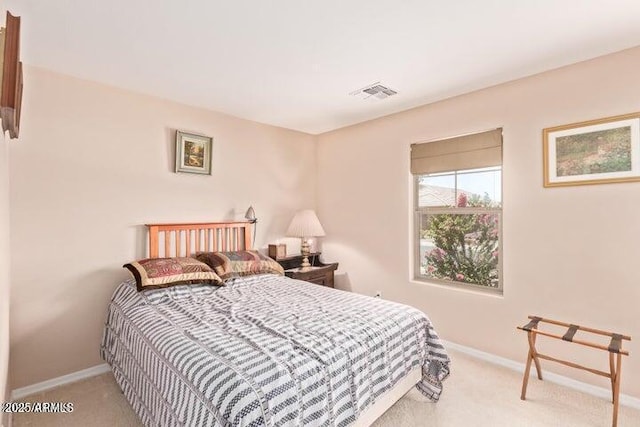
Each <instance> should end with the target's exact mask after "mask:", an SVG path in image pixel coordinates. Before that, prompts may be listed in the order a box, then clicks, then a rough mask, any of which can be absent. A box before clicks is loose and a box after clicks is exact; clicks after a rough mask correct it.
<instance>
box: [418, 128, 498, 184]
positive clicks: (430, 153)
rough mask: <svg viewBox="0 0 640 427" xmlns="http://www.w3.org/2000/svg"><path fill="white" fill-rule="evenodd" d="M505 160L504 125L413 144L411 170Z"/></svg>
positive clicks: (430, 170) (459, 167)
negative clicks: (503, 150)
mask: <svg viewBox="0 0 640 427" xmlns="http://www.w3.org/2000/svg"><path fill="white" fill-rule="evenodd" d="M501 164H502V128H498V129H493V130H490V131H487V132H480V133H474V134H470V135H464V136H456V137H453V138H447V139H441V140H438V141H431V142H422V143H419V144H411V173H412V174H414V175H425V174H429V173H438V172H451V171H456V170H464V169H478V168H486V167H490V166H500V165H501Z"/></svg>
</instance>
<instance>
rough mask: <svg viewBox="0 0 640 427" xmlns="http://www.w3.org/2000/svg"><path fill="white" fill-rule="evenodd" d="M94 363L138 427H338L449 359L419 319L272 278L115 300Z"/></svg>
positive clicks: (119, 293) (438, 383)
mask: <svg viewBox="0 0 640 427" xmlns="http://www.w3.org/2000/svg"><path fill="white" fill-rule="evenodd" d="M100 351H101V356H102V358H103V359H104V360H105V361H106V362H108V363H109V364H110V365H111V367H112V370H113V373H114V376H115V378H116V381H117V382H118V384H119V385H120V387H121V388H122V390H123V392H124V394H125V396H126V397H127V399H128V400H129V402H130V403H131V405H132V407H133V409H134V410H135V411H136V412H137V414H138V415H139V416H140V418H141V420H142V422H143V423H144V424H145V425H147V426H348V425H350V424H352V423H353V422H355V420H356V419H357V417H358V416H359V414H360V413H361V412H362V411H364V410H365V409H367V408H368V407H370V406H371V405H373V404H374V403H375V402H376V401H377V400H378V399H379V398H380V397H381V396H382V395H383V394H384V393H385V392H386V391H388V390H390V389H391V388H392V387H393V386H394V385H395V384H396V383H397V382H398V381H399V380H401V379H402V378H403V377H404V376H405V375H407V374H408V373H409V371H411V369H412V368H416V367H420V366H421V367H422V380H421V381H420V382H419V383H418V384H417V387H418V389H419V390H420V391H421V392H422V393H423V394H424V395H425V396H427V397H429V398H430V399H431V400H433V401H436V400H437V399H438V398H439V396H440V392H441V391H442V381H443V380H444V379H445V378H446V377H447V375H448V374H449V358H448V356H447V354H446V352H445V350H444V348H443V346H442V344H441V342H440V340H439V338H438V336H437V334H436V332H435V331H434V329H433V326H432V324H431V322H430V320H429V319H428V318H427V316H425V315H424V314H423V313H422V312H420V311H419V310H417V309H414V308H411V307H408V306H406V305H402V304H397V303H393V302H389V301H384V300H380V299H374V298H370V297H366V296H363V295H358V294H354V293H349V292H343V291H338V290H334V289H327V288H325V287H322V286H318V285H314V284H310V283H306V282H302V281H298V280H292V279H289V278H286V277H282V276H276V275H259V276H251V277H247V278H243V279H232V280H231V281H228V282H227V286H224V287H215V286H205V285H183V286H176V287H173V288H168V289H160V290H153V291H145V292H137V291H136V289H135V284H134V283H132V282H124V283H122V284H121V285H120V286H119V287H118V288H117V289H116V291H115V292H114V295H113V297H112V300H111V303H110V305H109V309H108V316H107V321H106V324H105V329H104V336H103V340H102V345H101V350H100Z"/></svg>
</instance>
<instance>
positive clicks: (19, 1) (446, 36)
mask: <svg viewBox="0 0 640 427" xmlns="http://www.w3.org/2000/svg"><path fill="white" fill-rule="evenodd" d="M4 5H5V6H6V8H7V9H8V10H10V11H11V12H12V13H14V14H17V15H20V16H22V18H23V20H22V59H23V62H25V63H27V64H30V65H36V66H40V67H44V68H48V69H51V70H54V71H58V72H61V73H64V74H69V75H72V76H76V77H80V78H85V79H89V80H94V81H98V82H103V83H106V84H109V85H113V86H118V87H122V88H126V89H131V90H134V91H137V92H142V93H146V94H151V95H156V96H160V97H163V98H168V99H171V100H175V101H178V102H182V103H185V104H189V105H194V106H200V107H205V108H208V109H211V110H215V111H220V112H224V113H227V114H231V115H234V116H237V117H242V118H246V119H250V120H255V121H258V122H262V123H268V124H272V125H276V126H282V127H285V128H290V129H296V130H300V131H303V132H308V133H311V134H318V133H322V132H326V131H330V130H333V129H337V128H340V127H344V126H347V125H350V124H354V123H358V122H362V121H365V120H370V119H373V118H376V117H380V116H384V115H387V114H390V113H394V112H398V111H402V110H406V109H408V108H411V107H415V106H418V105H422V104H426V103H429V102H434V101H437V100H441V99H444V98H448V97H451V96H454V95H458V94H461V93H465V92H469V91H472V90H476V89H480V88H484V87H487V86H491V85H495V84H498V83H502V82H505V81H509V80H513V79H516V78H520V77H524V76H527V75H531V74H535V73H538V72H541V71H545V70H549V69H552V68H557V67H560V66H563V65H567V64H571V63H574V62H578V61H582V60H585V59H589V58H593V57H596V56H600V55H603V54H606V53H610V52H615V51H619V50H622V49H625V48H629V47H633V46H638V45H640V1H638V0H606V1H605V0H589V1H584V0H518V1H506V0H482V1H480V0H457V1H454V0H452V1H435V0H348V1H345V0H322V1H320V0H279V1H264V0H226V1H220V0H160V1H158V0H108V1H77V0H47V1H43V0H4ZM378 81H380V82H382V84H385V85H387V86H389V87H391V88H393V89H395V90H397V91H398V95H395V96H393V97H391V98H388V99H385V100H376V101H373V100H371V99H368V100H363V99H361V98H358V97H354V96H350V95H349V93H350V92H352V91H354V90H357V89H359V88H362V87H363V86H366V85H368V84H370V83H374V82H378Z"/></svg>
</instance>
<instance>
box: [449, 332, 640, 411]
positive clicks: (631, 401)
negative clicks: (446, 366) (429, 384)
mask: <svg viewBox="0 0 640 427" xmlns="http://www.w3.org/2000/svg"><path fill="white" fill-rule="evenodd" d="M442 343H443V344H444V346H445V347H446V348H450V349H452V350H456V351H459V352H460V353H464V354H467V355H469V356H472V357H475V358H477V359H480V360H484V361H485V362H489V363H493V364H495V365H499V366H504V367H505V368H509V369H512V370H514V371H518V372H524V363H520V362H515V361H513V360H511V359H506V358H504V357H500V356H496V355H495V354H491V353H485V352H484V351H480V350H476V349H475V348H471V347H467V346H464V345H460V344H456V343H453V342H451V341H445V340H442ZM531 375H535V373H534V370H533V369H532V370H531ZM544 379H545V381H549V382H552V383H554V384H558V385H561V386H564V387H568V388H572V389H574V390H578V391H581V392H583V393H587V394H590V395H592V396H597V397H601V398H604V399H611V389H608V388H604V387H598V386H595V385H591V384H587V383H584V382H582V381H577V380H574V379H571V378H568V377H565V376H563V375H558V374H554V373H553V372H549V371H545V372H544ZM620 404H621V405H624V406H628V407H630V408H635V409H640V399H638V398H636V397H632V396H629V395H626V394H622V393H620Z"/></svg>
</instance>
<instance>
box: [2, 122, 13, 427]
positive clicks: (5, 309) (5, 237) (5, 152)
mask: <svg viewBox="0 0 640 427" xmlns="http://www.w3.org/2000/svg"><path fill="white" fill-rule="evenodd" d="M14 143H15V141H10V140H9V137H8V136H7V137H6V138H5V137H4V136H3V135H0V402H4V401H6V400H8V396H5V391H7V388H8V382H7V374H8V372H9V263H10V257H9V254H10V251H9V144H14ZM2 418H4V415H3V414H0V422H2Z"/></svg>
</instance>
